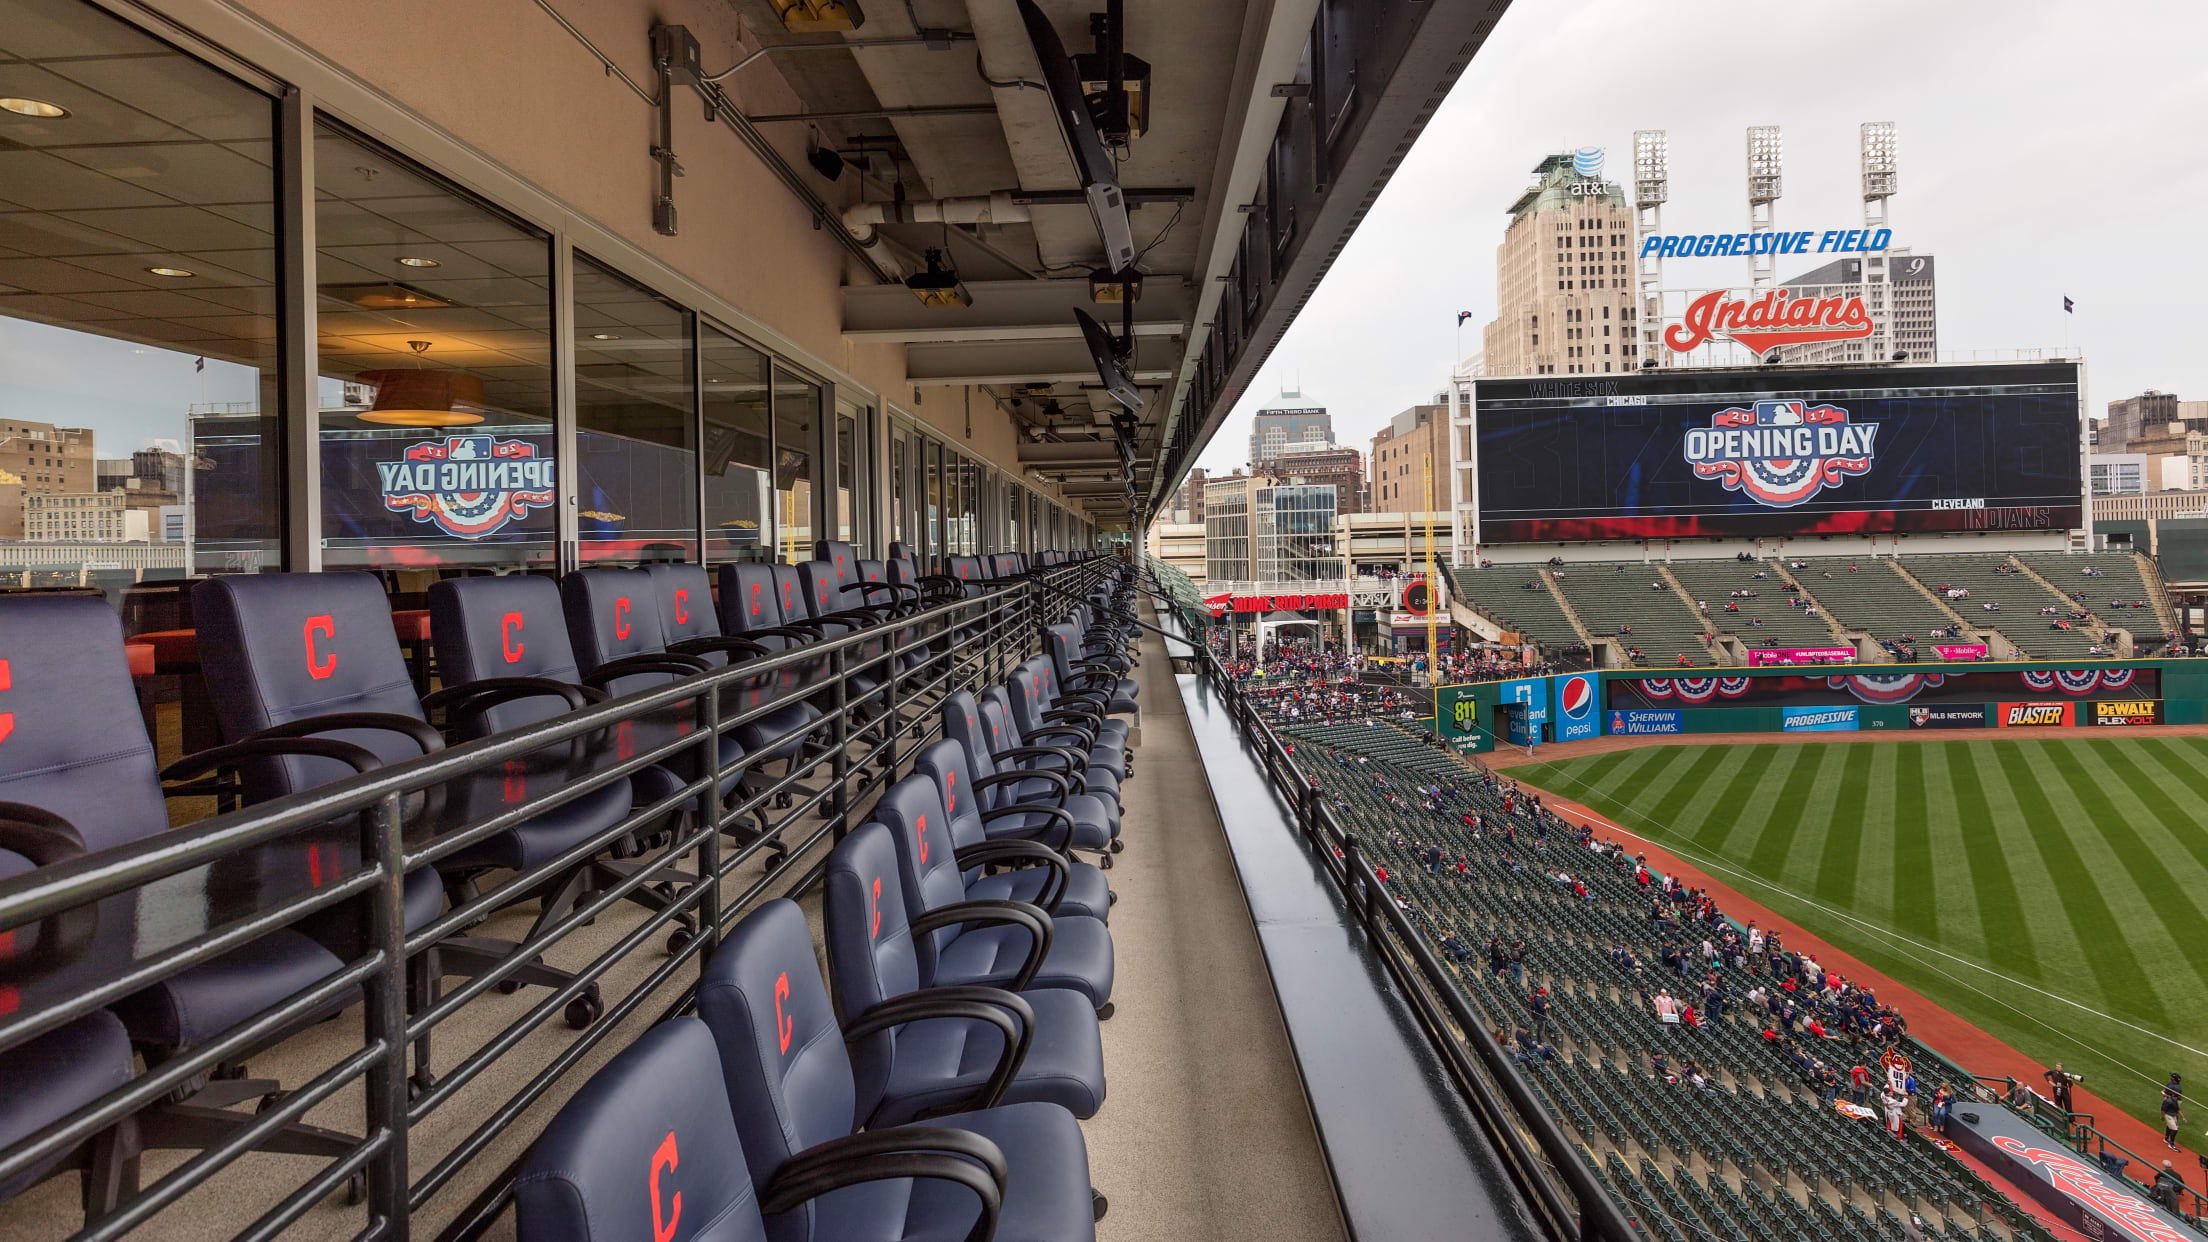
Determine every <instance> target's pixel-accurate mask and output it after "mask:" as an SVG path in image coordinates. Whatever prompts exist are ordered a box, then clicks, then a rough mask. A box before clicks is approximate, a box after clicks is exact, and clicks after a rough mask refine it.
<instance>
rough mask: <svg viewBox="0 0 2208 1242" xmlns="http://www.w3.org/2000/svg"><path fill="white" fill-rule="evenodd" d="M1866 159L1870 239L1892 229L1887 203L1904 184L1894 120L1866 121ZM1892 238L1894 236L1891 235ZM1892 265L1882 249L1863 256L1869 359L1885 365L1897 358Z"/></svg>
mask: <svg viewBox="0 0 2208 1242" xmlns="http://www.w3.org/2000/svg"><path fill="white" fill-rule="evenodd" d="M1861 145H1862V157H1863V235H1864V236H1865V237H1869V236H1871V235H1872V234H1874V233H1876V232H1877V231H1878V230H1880V229H1891V228H1892V225H1891V224H1889V223H1888V221H1889V220H1890V218H1891V217H1890V215H1889V213H1888V211H1887V206H1888V203H1887V200H1889V199H1891V198H1892V197H1893V195H1894V191H1895V189H1896V188H1898V186H1899V184H1900V174H1899V173H1898V171H1897V170H1896V168H1895V162H1894V155H1895V143H1894V123H1893V122H1892V121H1865V122H1863V127H1862V144H1861ZM1887 235H1888V236H1889V237H1891V236H1892V233H1891V232H1889V233H1888V234H1887ZM1890 268H1891V264H1889V263H1888V262H1887V258H1886V252H1885V251H1884V250H1879V251H1876V252H1874V253H1871V254H1866V255H1864V256H1863V303H1864V309H1866V310H1868V311H1869V312H1870V313H1871V324H1872V331H1871V338H1870V339H1869V340H1868V341H1865V342H1864V346H1865V348H1866V352H1867V355H1868V357H1869V358H1870V360H1871V361H1873V362H1884V361H1886V360H1887V359H1889V358H1892V357H1893V356H1894V315H1893V310H1894V300H1893V286H1892V285H1891V284H1890V283H1888V281H1889V278H1890V270H1889V269H1890Z"/></svg>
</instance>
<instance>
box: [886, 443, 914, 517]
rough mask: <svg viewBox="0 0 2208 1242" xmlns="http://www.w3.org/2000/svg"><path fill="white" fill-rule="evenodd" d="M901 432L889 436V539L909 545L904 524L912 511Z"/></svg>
mask: <svg viewBox="0 0 2208 1242" xmlns="http://www.w3.org/2000/svg"><path fill="white" fill-rule="evenodd" d="M906 439H907V438H906V436H905V433H904V432H903V431H900V430H892V431H891V432H890V435H889V538H890V542H892V543H903V544H910V543H911V542H912V541H913V539H912V531H911V529H910V528H909V527H908V526H907V525H906V524H905V523H906V518H907V517H908V516H909V515H910V513H911V511H912V505H911V502H910V501H909V500H907V499H906V488H907V487H908V483H907V480H906V478H905V445H906Z"/></svg>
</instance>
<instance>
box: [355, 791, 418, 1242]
mask: <svg viewBox="0 0 2208 1242" xmlns="http://www.w3.org/2000/svg"><path fill="white" fill-rule="evenodd" d="M361 819H362V822H363V824H364V825H365V826H366V829H367V837H368V839H367V840H365V841H363V842H361V845H362V846H363V847H364V848H363V849H362V850H361V855H362V857H364V858H372V859H374V860H375V863H376V866H378V867H379V868H381V869H382V875H381V877H380V878H379V879H378V881H377V883H376V886H375V887H374V888H373V889H370V890H369V893H368V903H367V906H368V916H367V917H368V935H366V936H365V937H363V940H364V941H365V942H366V943H368V944H371V945H374V946H375V951H376V952H377V953H380V954H381V955H382V956H383V969H381V970H379V971H377V972H376V973H375V974H374V975H372V976H370V977H369V979H368V983H367V987H365V988H364V989H363V992H364V993H365V995H364V997H363V1000H364V1002H365V1003H364V1004H363V1005H362V1006H361V1021H362V1022H363V1024H364V1025H365V1026H366V1028H367V1037H368V1039H369V1040H370V1041H376V1040H381V1041H382V1043H383V1055H382V1056H380V1057H378V1058H376V1060H375V1062H374V1063H373V1064H371V1065H370V1066H369V1067H368V1087H367V1091H368V1098H367V1101H366V1103H367V1121H368V1128H367V1132H368V1133H369V1134H376V1133H379V1132H380V1133H381V1134H382V1135H383V1138H384V1145H383V1150H382V1151H380V1152H378V1153H376V1155H375V1156H374V1158H372V1159H371V1160H370V1161H369V1162H368V1167H367V1173H368V1214H369V1216H370V1218H371V1219H373V1218H377V1217H380V1218H382V1221H383V1226H384V1232H383V1236H384V1237H386V1238H392V1239H397V1240H398V1242H405V1239H406V1237H407V1159H406V1129H407V1072H406V1056H407V1051H408V1049H407V1042H406V993H407V987H406V897H405V893H404V889H405V886H406V841H405V837H404V835H403V832H402V828H403V824H402V821H401V820H400V817H399V795H398V794H396V793H393V794H387V795H385V796H384V798H383V799H382V800H381V801H379V802H377V803H376V806H375V810H374V811H373V812H371V813H369V814H366V815H363V816H362V817H361ZM426 968H427V966H426V963H425V969H426Z"/></svg>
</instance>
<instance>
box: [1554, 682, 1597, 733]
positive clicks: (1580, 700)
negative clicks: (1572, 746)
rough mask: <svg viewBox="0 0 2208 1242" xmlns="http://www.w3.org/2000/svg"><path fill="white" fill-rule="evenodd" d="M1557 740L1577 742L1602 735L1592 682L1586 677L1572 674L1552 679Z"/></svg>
mask: <svg viewBox="0 0 2208 1242" xmlns="http://www.w3.org/2000/svg"><path fill="white" fill-rule="evenodd" d="M1554 682H1555V689H1554V691H1553V694H1554V695H1555V698H1556V740H1557V741H1559V742H1576V741H1578V740H1580V739H1581V738H1588V737H1594V736H1596V735H1598V734H1600V733H1601V732H1602V713H1601V712H1599V711H1596V710H1595V679H1594V676H1593V675H1592V674H1589V673H1571V674H1568V675H1566V676H1563V677H1558V678H1555V679H1554Z"/></svg>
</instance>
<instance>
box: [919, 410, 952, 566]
mask: <svg viewBox="0 0 2208 1242" xmlns="http://www.w3.org/2000/svg"><path fill="white" fill-rule="evenodd" d="M926 445H927V452H926V455H925V459H924V461H923V462H922V469H923V470H924V471H925V472H926V478H927V486H928V551H927V563H928V564H931V565H936V566H941V564H942V562H943V558H944V557H945V556H947V555H949V553H948V552H946V551H945V550H944V543H943V446H942V445H941V444H938V443H936V442H935V441H933V440H929V441H926Z"/></svg>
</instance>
